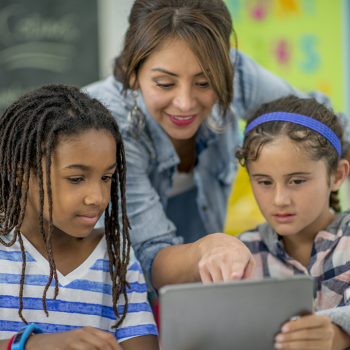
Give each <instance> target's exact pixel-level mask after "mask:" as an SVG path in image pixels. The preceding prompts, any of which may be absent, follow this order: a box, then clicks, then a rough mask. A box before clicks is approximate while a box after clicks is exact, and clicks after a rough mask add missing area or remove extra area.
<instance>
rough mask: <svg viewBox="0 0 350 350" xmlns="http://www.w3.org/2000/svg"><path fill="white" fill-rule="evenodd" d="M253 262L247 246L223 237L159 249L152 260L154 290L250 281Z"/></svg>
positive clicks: (222, 234) (220, 234)
mask: <svg viewBox="0 0 350 350" xmlns="http://www.w3.org/2000/svg"><path fill="white" fill-rule="evenodd" d="M254 272H255V261H254V259H253V256H252V254H251V253H250V251H249V249H248V248H247V246H246V245H245V244H244V243H242V242H241V241H240V240H238V239H237V238H235V237H232V236H230V235H227V234H225V233H214V234H211V235H207V236H205V237H203V238H201V239H199V240H198V241H196V242H194V243H189V244H179V245H173V246H169V247H166V248H163V249H161V250H160V251H159V252H158V254H157V255H156V257H155V258H154V260H153V264H152V282H153V285H154V287H155V288H156V289H159V288H161V287H163V286H165V285H167V284H175V283H188V282H199V281H203V282H217V281H229V280H233V279H240V278H253V277H254Z"/></svg>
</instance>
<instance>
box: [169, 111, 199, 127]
mask: <svg viewBox="0 0 350 350" xmlns="http://www.w3.org/2000/svg"><path fill="white" fill-rule="evenodd" d="M166 115H167V116H168V118H169V119H170V121H171V122H172V123H174V124H175V125H177V126H186V125H190V124H191V123H193V122H194V120H195V119H196V116H197V114H193V115H171V114H168V113H166Z"/></svg>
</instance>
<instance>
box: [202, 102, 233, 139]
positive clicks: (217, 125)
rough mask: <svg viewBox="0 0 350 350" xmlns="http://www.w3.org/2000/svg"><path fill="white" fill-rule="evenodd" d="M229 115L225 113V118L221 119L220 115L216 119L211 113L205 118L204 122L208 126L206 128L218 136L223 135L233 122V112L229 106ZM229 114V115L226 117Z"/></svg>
mask: <svg viewBox="0 0 350 350" xmlns="http://www.w3.org/2000/svg"><path fill="white" fill-rule="evenodd" d="M229 108H230V113H227V112H226V113H225V116H224V117H222V116H220V114H219V113H218V114H217V117H216V118H215V117H214V114H213V112H212V111H211V112H210V113H209V114H208V116H207V117H206V118H205V122H206V124H207V126H208V128H209V129H210V130H212V131H214V132H216V133H218V134H223V133H224V132H225V131H226V130H227V129H228V127H229V126H230V125H232V123H233V121H234V120H235V115H236V113H235V111H234V109H233V108H232V107H231V106H230V107H229ZM227 114H229V115H227Z"/></svg>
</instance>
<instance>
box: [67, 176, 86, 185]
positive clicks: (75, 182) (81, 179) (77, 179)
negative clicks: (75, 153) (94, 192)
mask: <svg viewBox="0 0 350 350" xmlns="http://www.w3.org/2000/svg"><path fill="white" fill-rule="evenodd" d="M68 180H69V181H70V182H71V183H72V184H78V183H80V182H81V181H83V180H84V179H83V178H82V177H70V178H69V179H68Z"/></svg>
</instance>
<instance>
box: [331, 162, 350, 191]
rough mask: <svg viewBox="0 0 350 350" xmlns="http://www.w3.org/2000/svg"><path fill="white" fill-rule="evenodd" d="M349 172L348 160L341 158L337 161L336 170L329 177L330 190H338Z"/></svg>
mask: <svg viewBox="0 0 350 350" xmlns="http://www.w3.org/2000/svg"><path fill="white" fill-rule="evenodd" d="M348 174H349V162H348V161H347V160H346V159H341V160H340V161H339V162H338V166H337V170H336V172H335V174H333V175H332V177H331V191H337V190H339V188H340V186H341V185H342V184H343V182H344V181H345V179H346V177H347V176H348Z"/></svg>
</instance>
